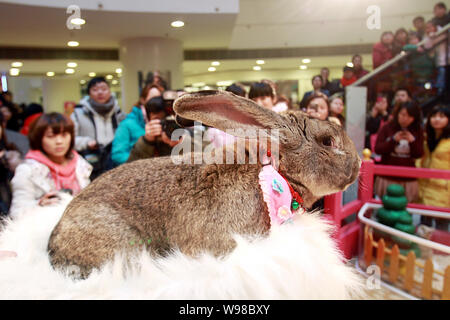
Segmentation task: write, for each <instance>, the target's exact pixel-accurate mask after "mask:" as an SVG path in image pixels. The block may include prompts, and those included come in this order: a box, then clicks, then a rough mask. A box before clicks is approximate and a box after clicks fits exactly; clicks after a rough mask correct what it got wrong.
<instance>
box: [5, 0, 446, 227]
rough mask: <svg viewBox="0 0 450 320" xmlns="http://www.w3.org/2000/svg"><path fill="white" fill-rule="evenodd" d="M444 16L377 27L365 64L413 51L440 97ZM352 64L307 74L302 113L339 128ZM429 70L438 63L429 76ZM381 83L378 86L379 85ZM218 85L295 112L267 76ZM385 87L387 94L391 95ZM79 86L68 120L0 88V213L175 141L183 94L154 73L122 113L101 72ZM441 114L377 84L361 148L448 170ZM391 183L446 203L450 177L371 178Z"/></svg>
mask: <svg viewBox="0 0 450 320" xmlns="http://www.w3.org/2000/svg"><path fill="white" fill-rule="evenodd" d="M443 13H445V14H443ZM448 19H449V15H448V14H447V13H446V7H445V5H443V4H442V3H438V4H436V6H435V18H434V19H433V20H431V21H429V22H427V23H424V19H423V18H421V17H417V18H416V19H414V26H415V28H416V30H415V31H414V32H407V31H406V30H405V29H399V30H398V31H397V32H396V33H395V35H393V34H392V33H390V32H385V33H383V35H382V37H381V41H380V42H379V43H377V44H375V45H374V52H373V67H374V68H376V67H377V66H379V65H381V64H383V63H384V62H386V61H388V60H389V59H391V58H392V57H393V56H395V54H397V53H399V52H400V51H402V50H414V51H415V53H414V55H413V56H412V59H410V60H409V61H410V64H411V68H412V70H413V73H414V75H415V76H414V77H413V79H414V81H418V82H421V83H423V82H427V81H430V79H432V74H433V72H434V71H436V72H437V74H438V77H437V80H436V82H435V86H436V88H437V89H438V90H437V93H436V94H437V95H440V94H442V93H443V92H445V91H446V89H445V88H446V81H445V77H448V72H447V71H448V70H447V68H448V59H445V57H444V60H442V56H441V54H442V52H444V54H446V55H447V54H448V51H449V50H448V39H447V42H445V41H444V42H442V41H443V40H442V39H439V40H438V39H435V38H433V33H435V32H436V31H437V30H438V29H439V28H440V27H441V26H442V25H445V24H447V23H448V22H449V21H448ZM427 37H428V38H427ZM447 38H448V37H447ZM422 39H429V40H430V42H426V44H425V46H424V48H423V49H422V47H418V46H417V43H419V41H421V40H422ZM444 40H446V39H444ZM433 41H434V42H433ZM442 43H443V44H444V46H443V47H442ZM441 47H442V48H444V51H442V50H443V49H441ZM429 48H433V50H434V51H433V50H432V51H433V54H434V55H435V58H436V60H435V62H436V63H430V61H431V60H429V59H431V58H430V57H431V56H430V54H431V53H430V52H431V51H427V49H429ZM448 56H449V57H450V55H448ZM352 63H353V67H349V66H345V67H344V68H343V75H342V78H341V79H339V80H338V81H330V80H329V73H330V72H329V69H328V68H326V67H324V68H322V70H321V73H320V75H316V76H314V77H313V78H312V86H313V90H311V91H308V92H306V93H305V94H304V96H303V98H302V99H301V101H300V102H299V106H300V109H301V110H303V111H304V112H306V113H307V114H308V115H309V116H310V117H313V118H317V119H319V120H322V121H331V122H334V123H336V124H337V125H340V126H342V127H345V125H346V123H345V97H344V92H345V87H347V86H349V85H351V84H353V83H354V82H355V81H357V80H358V79H360V78H362V77H364V76H365V75H366V74H368V73H369V72H368V71H367V70H366V69H364V67H363V61H362V57H361V55H358V54H355V55H354V56H353V57H352ZM427 66H431V67H432V68H437V69H436V70H434V71H432V72H429V71H426V70H425V69H426V67H427ZM384 73H386V72H384ZM392 79H393V77H391V78H390V80H392ZM380 88H381V89H383V90H379V91H378V89H380ZM441 89H442V90H443V91H441ZM226 90H227V91H230V92H232V93H234V94H236V95H240V96H243V97H247V98H249V99H251V100H253V101H254V102H255V103H257V104H259V105H260V106H262V107H264V108H268V109H270V110H272V111H274V112H277V113H279V112H284V111H286V110H288V109H295V108H294V107H293V106H292V103H291V101H289V99H287V98H286V97H283V96H280V95H279V94H278V93H277V86H276V84H275V82H273V81H271V80H268V79H263V80H261V81H259V82H254V83H252V84H251V85H250V88H249V90H248V92H247V90H246V88H245V87H244V86H243V85H242V84H240V83H234V84H232V85H230V86H229V87H227V88H226ZM390 91H394V97H393V99H391V98H390V97H391V95H390ZM87 92H88V95H87V96H86V97H85V98H83V99H82V100H81V101H80V103H79V104H78V105H77V106H76V108H75V109H74V111H73V113H72V114H71V116H70V117H67V116H65V115H63V114H61V113H57V112H52V113H45V112H44V108H43V107H42V106H41V105H39V104H36V103H32V104H30V105H28V106H18V105H17V104H15V103H14V102H13V95H12V93H11V92H3V93H2V94H1V96H0V110H1V112H0V124H1V126H0V164H1V166H0V172H1V180H0V211H1V213H2V214H3V215H4V216H6V215H8V214H9V215H10V216H11V217H13V218H14V217H16V216H18V215H20V214H23V212H25V211H27V210H30V209H32V208H33V207H35V206H46V205H52V204H54V203H57V202H58V201H60V200H61V199H60V198H59V195H58V194H59V192H61V191H62V192H67V193H69V194H71V195H77V194H78V193H79V192H80V191H81V190H82V189H83V188H85V187H86V186H87V185H88V184H89V183H90V182H91V181H92V180H94V179H96V178H97V177H98V176H99V175H101V174H103V173H105V172H106V171H108V170H111V169H113V168H114V167H116V166H119V165H121V164H123V163H125V162H131V161H135V160H138V159H145V158H151V157H158V156H167V155H170V154H171V151H172V148H174V147H175V146H176V145H177V144H178V143H179V142H180V140H177V141H173V140H171V132H173V130H174V129H176V128H177V126H178V125H177V124H176V122H175V121H174V117H173V109H172V107H173V102H174V100H175V99H177V98H178V97H180V96H181V95H183V94H184V92H183V91H182V90H178V91H172V90H169V89H168V86H167V83H166V82H165V81H164V80H163V79H162V78H161V77H159V76H158V75H155V76H154V78H153V80H152V81H150V82H149V83H148V84H147V85H146V86H145V87H144V88H143V89H142V90H141V94H140V97H139V100H138V101H136V103H135V105H134V106H133V107H132V109H131V112H130V113H129V114H126V113H125V112H123V111H122V110H121V108H120V107H119V104H118V102H117V100H116V99H115V97H114V96H113V95H112V94H111V90H110V87H109V84H108V82H107V81H106V80H105V78H102V77H95V78H93V79H91V80H90V82H89V83H88V85H87ZM449 118H450V109H449V106H448V104H445V103H440V104H437V105H435V106H434V107H433V108H432V109H431V111H430V112H429V113H424V110H423V109H422V108H421V107H420V106H419V104H418V103H417V101H416V99H415V97H414V96H413V95H412V93H411V91H410V90H409V88H408V83H404V86H397V87H394V84H393V81H387V82H383V81H380V82H379V85H378V86H377V92H376V99H375V101H374V103H373V105H372V107H371V108H370V110H369V112H367V121H366V140H365V145H366V147H367V148H369V149H371V150H372V151H373V154H374V160H375V161H376V162H378V163H381V164H386V165H394V166H408V167H420V168H432V169H441V170H450V123H449ZM194 130H203V131H206V132H205V134H206V137H207V140H208V141H209V142H210V143H213V144H214V146H215V147H221V146H223V145H225V144H228V143H233V142H234V141H235V139H236V138H235V137H234V136H230V135H228V134H227V133H225V132H222V131H220V130H218V129H215V128H207V127H201V128H194V127H190V128H188V132H189V134H192V135H193V132H194ZM12 142H14V143H12ZM391 183H400V184H402V185H403V186H404V187H405V190H406V196H407V198H408V200H409V201H410V202H421V203H423V204H426V205H432V206H443V207H450V182H449V181H448V180H440V179H421V180H419V181H417V180H415V179H392V178H389V177H377V178H376V181H375V186H374V191H375V195H376V196H378V197H382V196H383V195H384V193H385V192H386V187H387V186H388V185H389V184H391ZM426 223H431V221H427V222H426ZM437 226H438V227H439V228H448V223H447V224H445V223H443V222H442V221H438V222H437Z"/></svg>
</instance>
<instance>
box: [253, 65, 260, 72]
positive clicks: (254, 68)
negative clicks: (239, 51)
mask: <svg viewBox="0 0 450 320" xmlns="http://www.w3.org/2000/svg"><path fill="white" fill-rule="evenodd" d="M253 70H255V71H259V70H261V67H260V66H254V67H253Z"/></svg>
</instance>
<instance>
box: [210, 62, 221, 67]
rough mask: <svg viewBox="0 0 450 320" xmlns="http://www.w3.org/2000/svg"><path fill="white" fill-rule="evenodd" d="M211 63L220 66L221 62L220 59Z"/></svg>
mask: <svg viewBox="0 0 450 320" xmlns="http://www.w3.org/2000/svg"><path fill="white" fill-rule="evenodd" d="M211 65H212V66H216V67H217V66H220V62H219V61H213V62H211Z"/></svg>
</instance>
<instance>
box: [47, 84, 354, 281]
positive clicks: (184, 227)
mask: <svg viewBox="0 0 450 320" xmlns="http://www.w3.org/2000/svg"><path fill="white" fill-rule="evenodd" d="M174 110H175V112H176V113H177V115H179V116H181V117H184V118H186V119H192V120H198V121H201V122H202V123H203V124H205V125H208V126H212V127H215V128H218V129H220V130H224V131H225V130H227V129H235V128H244V129H249V128H251V129H279V132H280V136H279V137H280V139H279V164H278V165H279V171H280V173H281V174H282V175H284V176H285V177H286V178H287V179H288V181H289V182H290V184H291V185H292V187H293V188H294V189H295V190H296V191H297V192H299V194H300V195H301V196H302V197H303V199H304V204H305V206H306V207H310V206H311V205H312V204H313V203H314V202H315V201H316V200H317V199H319V198H320V197H322V196H324V195H326V194H329V193H333V192H337V191H340V190H344V189H345V188H346V187H348V186H349V185H350V184H351V183H353V182H354V180H355V179H356V178H357V176H358V173H359V167H360V164H361V161H360V159H359V157H358V154H357V152H356V150H355V147H354V144H353V143H352V141H351V140H350V139H349V138H348V136H347V135H346V133H345V132H344V130H343V129H342V128H341V127H339V126H338V125H336V124H333V123H330V122H328V121H321V120H317V119H312V118H309V117H308V116H307V115H306V114H305V113H303V112H300V111H288V112H285V113H283V114H277V113H275V112H273V111H271V110H268V109H265V108H263V107H260V106H258V105H257V104H256V103H254V102H253V101H251V100H248V99H245V98H242V97H238V96H236V95H234V94H232V93H228V92H218V91H207V92H199V93H194V94H187V95H185V96H182V97H181V98H179V99H178V100H177V101H176V102H175V105H174ZM188 156H191V155H188ZM261 168H262V164H261V163H260V162H259V161H258V163H257V164H248V163H247V164H201V165H195V164H181V165H175V164H174V163H173V162H172V161H171V159H170V157H160V158H152V159H145V160H139V161H135V162H132V163H127V164H124V165H121V166H119V167H118V168H116V169H114V170H111V171H109V172H107V173H106V174H104V175H103V176H101V177H99V178H98V179H96V180H95V181H94V182H93V183H92V184H90V185H89V186H88V187H87V188H86V189H84V190H83V191H82V192H81V193H80V194H79V195H78V196H77V197H75V198H74V199H73V200H72V202H71V203H70V204H69V205H68V207H67V208H66V210H65V212H64V215H63V216H62V218H61V220H60V221H59V223H58V224H57V225H56V227H55V229H54V230H53V232H52V234H51V237H50V240H49V244H48V250H49V255H50V260H51V263H52V265H53V266H54V267H56V268H60V267H67V266H71V265H76V266H78V267H80V268H81V271H82V274H84V275H87V274H89V272H90V271H91V270H92V269H93V268H98V267H100V266H101V265H102V264H103V263H105V262H107V261H108V260H111V259H112V258H113V257H114V253H115V252H117V251H122V252H127V253H132V252H133V250H135V248H136V246H131V245H130V241H136V242H138V241H140V240H143V241H144V242H145V243H146V244H148V242H147V240H148V239H151V243H150V244H149V245H147V246H146V247H147V249H148V250H149V251H150V252H151V253H152V254H165V253H167V252H168V251H170V250H171V249H175V248H178V249H180V250H181V252H183V253H185V254H187V255H191V256H196V255H198V254H199V253H201V252H203V251H207V252H210V253H212V254H214V255H216V256H221V255H224V254H226V253H229V252H230V251H231V250H232V249H233V248H234V247H235V245H236V244H235V241H234V240H233V235H234V234H244V235H265V234H267V233H268V231H269V229H270V219H269V215H268V210H267V206H266V204H265V203H264V201H263V195H262V191H261V190H260V187H259V184H258V174H259V172H260V170H261ZM141 248H142V246H141Z"/></svg>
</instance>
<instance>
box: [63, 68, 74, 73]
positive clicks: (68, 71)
mask: <svg viewBox="0 0 450 320" xmlns="http://www.w3.org/2000/svg"><path fill="white" fill-rule="evenodd" d="M64 72H65V73H67V74H74V73H75V70H74V69H72V68H67V69H66V70H65V71H64Z"/></svg>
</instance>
